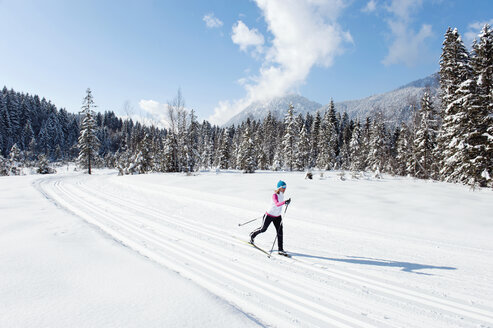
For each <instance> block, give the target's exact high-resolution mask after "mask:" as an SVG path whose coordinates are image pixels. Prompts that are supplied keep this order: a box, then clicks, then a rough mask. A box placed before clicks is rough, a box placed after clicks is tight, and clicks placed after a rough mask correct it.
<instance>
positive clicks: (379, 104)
mask: <svg viewBox="0 0 493 328" xmlns="http://www.w3.org/2000/svg"><path fill="white" fill-rule="evenodd" d="M439 87H440V84H439V76H438V73H434V74H432V75H429V76H427V77H425V78H422V79H418V80H415V81H412V82H410V83H407V84H405V85H403V86H400V87H398V88H396V89H394V90H391V91H388V92H385V93H380V94H376V95H371V96H369V97H365V98H361V99H355V100H346V101H342V102H335V103H334V105H335V109H336V111H337V112H340V113H343V112H346V113H347V114H348V115H349V117H350V119H356V118H359V119H364V118H366V117H367V116H371V115H372V114H374V113H375V112H377V111H381V112H382V113H383V114H384V115H385V117H386V118H387V119H389V120H391V121H393V122H394V123H399V122H402V121H407V120H409V118H410V116H411V114H412V111H411V107H412V106H416V108H419V107H420V99H421V97H422V95H423V93H424V92H425V91H426V90H429V92H430V94H431V96H432V98H434V99H435V101H437V97H436V95H437V92H438V89H439ZM290 104H292V105H293V106H294V109H295V113H296V115H298V114H302V115H306V114H307V113H311V114H315V113H316V112H317V111H320V112H324V111H325V110H327V109H328V108H329V104H325V105H321V104H319V103H317V102H315V101H312V100H310V99H308V98H306V97H303V96H301V95H296V94H289V95H287V96H284V97H276V98H273V99H270V100H268V101H264V102H260V101H257V102H254V103H252V104H251V105H249V106H247V107H245V109H243V110H242V111H241V112H240V113H238V114H236V115H235V116H233V117H232V118H231V119H230V120H228V122H227V123H226V124H224V126H231V125H233V124H235V125H238V124H241V122H243V121H245V120H246V119H247V118H250V119H253V120H263V119H264V118H265V117H266V116H267V114H268V113H269V111H270V112H271V113H272V115H273V116H274V117H275V118H276V119H278V120H282V119H283V118H284V115H285V114H286V113H287V111H288V108H289V105H290Z"/></svg>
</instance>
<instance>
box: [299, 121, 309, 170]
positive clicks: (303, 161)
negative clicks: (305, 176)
mask: <svg viewBox="0 0 493 328" xmlns="http://www.w3.org/2000/svg"><path fill="white" fill-rule="evenodd" d="M296 149H297V155H298V156H297V157H296V162H295V168H296V169H297V170H299V171H302V170H304V169H306V168H308V167H310V140H309V139H308V132H307V131H306V126H305V124H303V125H302V127H301V132H300V137H299V139H298V144H297V145H296Z"/></svg>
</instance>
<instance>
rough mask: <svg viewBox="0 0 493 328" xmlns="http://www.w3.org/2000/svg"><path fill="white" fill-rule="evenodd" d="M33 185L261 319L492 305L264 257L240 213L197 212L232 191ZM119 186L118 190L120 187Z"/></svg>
mask: <svg viewBox="0 0 493 328" xmlns="http://www.w3.org/2000/svg"><path fill="white" fill-rule="evenodd" d="M36 187H37V188H38V189H39V190H40V191H41V192H42V193H43V194H44V195H45V197H47V198H48V199H50V200H51V201H53V202H54V203H56V204H57V205H58V206H59V207H60V208H62V209H64V210H67V211H69V212H71V213H73V214H74V215H76V216H79V217H81V218H82V219H84V220H85V221H87V222H88V223H90V224H92V225H93V226H95V227H97V228H98V229H100V230H101V231H102V232H103V233H104V234H106V235H108V236H110V237H111V238H113V239H114V240H115V241H117V242H119V243H121V244H123V245H125V246H127V247H129V248H131V249H132V250H134V251H136V252H138V253H140V254H141V255H143V256H145V257H147V258H149V259H151V260H152V261H155V262H157V263H159V264H161V265H163V266H164V267H166V268H168V269H171V270H174V271H176V272H178V273H179V274H180V275H182V276H184V277H186V278H188V279H190V280H191V281H193V282H194V283H196V284H197V285H200V286H202V287H203V288H205V289H207V290H209V291H210V292H212V293H213V294H215V295H217V296H219V297H221V298H223V299H225V300H226V301H228V302H229V303H231V304H232V305H234V306H235V307H237V308H238V309H240V310H241V311H242V312H244V313H247V314H248V315H250V316H252V317H254V318H256V319H257V320H258V321H259V322H261V323H262V324H264V325H265V326H268V327H493V309H491V308H489V307H487V306H480V305H476V304H471V302H469V301H468V300H467V299H461V298H451V297H442V296H440V295H439V294H437V293H434V292H429V291H427V290H426V289H424V288H412V287H410V286H409V285H408V284H405V283H401V282H400V281H398V280H396V279H393V278H392V277H382V276H377V275H375V274H374V273H371V272H369V273H368V274H361V272H353V271H351V270H349V269H347V268H345V267H342V266H339V265H338V263H337V262H333V263H327V261H324V262H321V261H320V260H319V259H317V257H308V256H297V253H296V250H295V249H290V248H288V250H290V251H292V252H293V258H291V259H290V258H284V257H280V256H277V255H273V256H272V258H267V256H265V255H264V254H262V253H261V252H259V251H257V250H255V249H253V248H252V247H250V246H248V245H246V244H244V243H242V242H240V241H239V240H238V237H240V235H239V231H238V228H237V223H238V222H236V221H231V224H230V225H229V226H226V225H224V224H222V225H214V224H210V221H211V220H203V219H201V218H200V217H199V216H200V214H199V213H201V212H206V213H210V212H211V211H212V210H211V209H215V210H216V211H218V212H219V211H224V212H227V213H228V212H229V213H234V211H235V209H238V208H240V209H241V208H243V207H242V206H245V204H243V205H241V204H242V203H241V202H238V201H237V200H236V201H230V199H228V198H226V197H214V196H213V195H210V198H209V197H208V198H207V199H205V198H203V197H201V196H203V195H200V194H194V192H193V191H190V190H188V191H184V190H181V189H180V188H176V189H174V190H173V192H171V193H170V192H169V189H167V190H164V189H161V188H160V187H159V185H157V184H156V185H152V186H151V185H150V186H149V188H147V186H143V185H142V184H139V185H131V184H125V183H122V182H121V181H119V180H118V177H115V176H114V175H99V176H97V177H91V176H87V175H75V176H54V177H49V178H44V179H40V180H38V182H37V183H36ZM122 188H124V189H126V191H125V192H126V193H123V192H119V190H121V189H122ZM131 193H135V195H139V198H141V199H142V198H145V195H146V193H148V194H149V197H150V198H152V197H155V198H156V197H159V198H160V199H162V202H163V203H164V202H172V203H175V204H179V203H180V202H182V203H183V204H191V203H192V204H193V206H194V207H195V212H196V213H197V214H196V215H195V216H190V215H182V214H180V212H179V211H175V212H171V213H170V212H168V211H164V210H162V209H161V206H159V203H156V202H152V201H149V202H146V203H142V202H139V201H137V200H135V198H132V197H128V195H129V194H131ZM136 198H137V197H136ZM289 220H292V221H296V220H297V218H296V217H290V219H289ZM338 228H340V227H338ZM241 237H243V238H245V236H241ZM381 238H385V236H381ZM315 253H316V252H315ZM485 303H486V304H488V303H487V302H485ZM410 318H412V320H410Z"/></svg>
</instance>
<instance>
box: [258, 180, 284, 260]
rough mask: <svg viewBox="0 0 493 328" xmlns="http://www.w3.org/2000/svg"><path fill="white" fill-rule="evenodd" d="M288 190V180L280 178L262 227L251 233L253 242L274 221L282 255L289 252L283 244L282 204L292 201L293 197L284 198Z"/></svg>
mask: <svg viewBox="0 0 493 328" xmlns="http://www.w3.org/2000/svg"><path fill="white" fill-rule="evenodd" d="M285 191H286V182H284V181H282V180H280V181H279V182H278V183H277V189H276V190H275V191H274V194H273V195H272V199H271V205H270V207H269V209H268V210H267V211H266V212H265V214H264V222H263V224H262V226H261V227H260V228H258V229H257V230H255V231H253V232H252V233H251V234H250V243H251V244H253V242H254V239H255V237H256V236H257V235H258V234H260V233H262V232H265V231H266V230H267V228H268V227H269V225H270V223H271V222H272V223H274V226H275V227H276V231H277V246H278V253H279V254H280V255H284V256H287V255H288V254H287V253H286V252H285V251H284V248H283V246H282V242H283V240H282V217H281V213H282V206H283V205H284V204H286V205H289V203H290V202H291V198H289V199H288V200H286V201H285V200H284V192H285Z"/></svg>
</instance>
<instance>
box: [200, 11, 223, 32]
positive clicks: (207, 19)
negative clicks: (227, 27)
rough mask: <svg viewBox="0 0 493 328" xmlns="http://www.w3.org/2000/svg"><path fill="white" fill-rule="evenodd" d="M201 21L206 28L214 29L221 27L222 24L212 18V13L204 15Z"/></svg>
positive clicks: (217, 19) (215, 18)
mask: <svg viewBox="0 0 493 328" xmlns="http://www.w3.org/2000/svg"><path fill="white" fill-rule="evenodd" d="M202 20H203V21H204V22H205V25H206V26H207V27H208V28H216V27H221V26H223V22H222V21H221V20H220V19H219V18H217V17H216V16H214V13H210V14H207V15H205V16H204V17H203V18H202Z"/></svg>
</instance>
